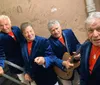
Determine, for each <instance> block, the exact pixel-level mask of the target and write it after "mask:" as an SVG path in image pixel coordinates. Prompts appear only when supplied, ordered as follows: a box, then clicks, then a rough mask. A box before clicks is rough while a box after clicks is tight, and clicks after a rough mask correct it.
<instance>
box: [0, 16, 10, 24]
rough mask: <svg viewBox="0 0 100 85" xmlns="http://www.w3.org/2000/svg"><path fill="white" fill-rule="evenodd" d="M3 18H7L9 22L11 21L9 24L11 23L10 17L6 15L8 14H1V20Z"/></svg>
mask: <svg viewBox="0 0 100 85" xmlns="http://www.w3.org/2000/svg"><path fill="white" fill-rule="evenodd" d="M3 19H7V20H8V22H9V24H10V25H11V20H10V18H9V17H8V16H6V15H0V20H3Z"/></svg>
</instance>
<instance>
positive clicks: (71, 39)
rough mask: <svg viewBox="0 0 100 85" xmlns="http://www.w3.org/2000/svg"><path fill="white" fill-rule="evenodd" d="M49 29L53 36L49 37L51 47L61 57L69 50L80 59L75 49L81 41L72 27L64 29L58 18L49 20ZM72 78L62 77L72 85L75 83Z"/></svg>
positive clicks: (68, 84) (66, 84)
mask: <svg viewBox="0 0 100 85" xmlns="http://www.w3.org/2000/svg"><path fill="white" fill-rule="evenodd" d="M48 29H49V31H50V33H51V36H50V37H49V41H50V44H51V47H52V49H53V52H54V53H55V55H56V56H57V57H58V58H59V59H62V58H63V55H64V53H65V52H68V53H69V54H70V55H73V54H74V55H75V56H76V59H79V56H80V55H79V54H77V53H76V52H75V51H76V50H77V49H78V47H79V46H80V43H79V41H78V40H77V39H76V37H75V35H74V33H73V32H72V30H71V29H65V30H63V31H62V28H61V26H60V23H59V22H58V21H57V20H51V21H49V23H48ZM63 65H64V64H63ZM71 79H72V78H71ZM71 79H69V80H63V79H61V78H60V80H61V81H62V83H63V85H72V84H73V83H72V82H71Z"/></svg>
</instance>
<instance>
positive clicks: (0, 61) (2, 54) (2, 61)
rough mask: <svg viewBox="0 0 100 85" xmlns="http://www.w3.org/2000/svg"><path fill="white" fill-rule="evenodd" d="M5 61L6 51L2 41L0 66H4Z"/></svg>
mask: <svg viewBox="0 0 100 85" xmlns="http://www.w3.org/2000/svg"><path fill="white" fill-rule="evenodd" d="M4 61H5V53H4V50H3V47H2V45H1V43H0V66H1V67H4Z"/></svg>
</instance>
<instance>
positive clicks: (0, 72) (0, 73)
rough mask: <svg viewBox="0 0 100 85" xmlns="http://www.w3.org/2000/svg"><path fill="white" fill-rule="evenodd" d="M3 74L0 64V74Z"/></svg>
mask: <svg viewBox="0 0 100 85" xmlns="http://www.w3.org/2000/svg"><path fill="white" fill-rule="evenodd" d="M2 74H4V70H3V68H2V67H1V66H0V75H2Z"/></svg>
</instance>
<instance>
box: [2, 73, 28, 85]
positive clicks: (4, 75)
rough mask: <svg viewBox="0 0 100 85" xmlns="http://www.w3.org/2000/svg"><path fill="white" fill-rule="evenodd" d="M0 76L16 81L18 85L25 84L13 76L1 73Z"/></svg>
mask: <svg viewBox="0 0 100 85" xmlns="http://www.w3.org/2000/svg"><path fill="white" fill-rule="evenodd" d="M2 76H3V77H5V78H7V79H9V80H11V81H13V82H15V83H17V84H19V85H26V84H24V83H22V82H20V81H19V80H17V79H15V78H13V77H11V76H9V75H7V74H3V75H2Z"/></svg>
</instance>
